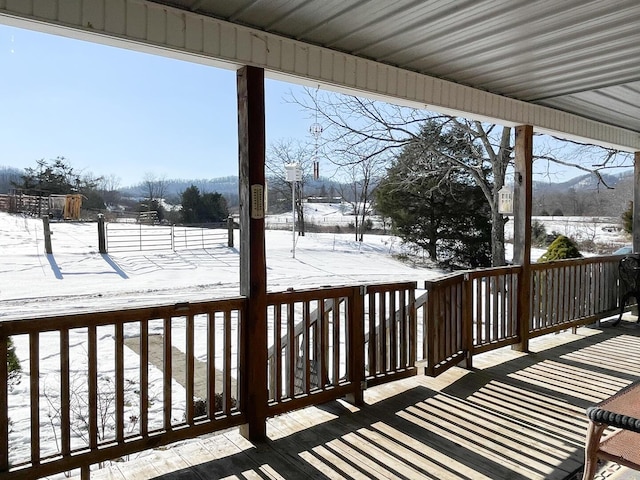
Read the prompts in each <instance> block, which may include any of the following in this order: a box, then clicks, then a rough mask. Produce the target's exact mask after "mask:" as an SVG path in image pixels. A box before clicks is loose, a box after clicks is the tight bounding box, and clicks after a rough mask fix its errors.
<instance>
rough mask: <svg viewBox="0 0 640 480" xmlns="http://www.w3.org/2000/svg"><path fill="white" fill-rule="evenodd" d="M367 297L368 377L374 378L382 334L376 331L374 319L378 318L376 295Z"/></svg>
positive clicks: (371, 294) (376, 371)
mask: <svg viewBox="0 0 640 480" xmlns="http://www.w3.org/2000/svg"><path fill="white" fill-rule="evenodd" d="M367 296H368V297H369V375H370V376H372V377H375V376H376V374H377V373H378V358H379V355H380V348H379V344H380V340H379V339H380V338H381V335H378V333H382V332H379V331H378V327H377V326H376V318H378V317H379V315H378V312H377V311H376V295H375V294H373V293H369V294H367Z"/></svg>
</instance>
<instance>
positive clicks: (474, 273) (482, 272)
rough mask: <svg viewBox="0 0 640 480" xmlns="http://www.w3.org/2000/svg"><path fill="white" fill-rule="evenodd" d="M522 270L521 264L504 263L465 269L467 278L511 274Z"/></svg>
mask: <svg viewBox="0 0 640 480" xmlns="http://www.w3.org/2000/svg"><path fill="white" fill-rule="evenodd" d="M521 270H522V266H521V265H505V266H503V267H491V268H481V269H477V270H467V271H466V272H465V274H466V275H467V278H469V279H474V278H480V277H499V276H501V275H513V274H517V273H519V272H520V271H521Z"/></svg>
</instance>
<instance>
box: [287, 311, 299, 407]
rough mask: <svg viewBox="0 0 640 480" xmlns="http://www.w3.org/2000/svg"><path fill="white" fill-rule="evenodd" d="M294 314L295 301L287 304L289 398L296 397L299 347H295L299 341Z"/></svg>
mask: <svg viewBox="0 0 640 480" xmlns="http://www.w3.org/2000/svg"><path fill="white" fill-rule="evenodd" d="M294 313H295V312H294V304H293V301H291V302H289V303H287V357H286V358H287V371H286V384H287V391H286V392H285V396H286V397H289V398H292V397H293V396H294V395H295V382H296V373H295V372H296V359H297V357H298V353H297V349H298V345H294V342H296V340H297V339H296V338H295V335H294V333H295V329H294Z"/></svg>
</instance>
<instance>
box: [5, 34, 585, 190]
mask: <svg viewBox="0 0 640 480" xmlns="http://www.w3.org/2000/svg"><path fill="white" fill-rule="evenodd" d="M0 66H1V68H0V72H2V73H1V74H0V105H1V109H0V166H12V167H17V168H25V167H33V166H35V165H36V160H39V159H43V158H44V159H52V158H56V157H58V156H63V157H65V158H67V160H68V162H69V163H70V164H71V165H72V166H73V167H74V168H75V169H76V170H78V171H82V172H84V173H88V174H89V173H90V174H92V175H93V176H101V175H105V176H111V175H113V176H115V177H117V178H119V179H120V186H121V187H122V186H129V185H133V184H136V183H139V182H141V181H142V180H143V179H144V177H145V176H146V175H147V174H149V173H151V174H153V175H155V176H156V177H157V178H162V177H165V178H167V179H173V178H179V179H202V178H215V177H222V176H227V175H237V173H238V166H237V164H238V155H237V117H236V87H235V84H236V76H235V72H234V71H232V70H224V69H220V68H214V67H206V66H203V65H200V64H196V63H189V62H185V61H179V60H173V59H169V58H166V57H160V56H155V55H150V54H144V53H139V52H135V51H131V50H125V49H121V48H114V47H107V46H104V45H100V44H95V43H89V42H84V41H80V40H73V39H69V38H65V37H60V36H56V35H47V34H43V33H39V32H34V31H30V30H24V29H18V28H13V27H8V26H4V25H0ZM265 91H266V101H267V105H266V108H267V109H266V115H267V118H266V121H267V147H268V146H269V145H272V144H274V143H275V142H278V141H280V140H284V139H297V140H300V141H303V142H309V143H313V141H314V139H313V137H312V136H311V134H310V133H309V127H310V126H311V124H313V123H314V119H313V118H311V115H310V113H309V112H305V111H303V110H302V109H301V107H300V106H298V105H295V104H292V103H289V102H287V101H286V98H287V97H288V93H289V92H291V91H293V92H298V93H299V92H300V91H301V87H299V86H296V85H294V84H288V83H283V82H277V81H273V80H267V82H266V85H265ZM538 138H539V137H538ZM537 141H538V142H539V141H540V140H537ZM565 147H566V146H565ZM569 155H570V152H569ZM587 163H589V162H587ZM327 168H329V169H331V168H332V167H331V166H328V165H324V166H323V165H321V170H322V172H323V175H326V173H327ZM536 170H537V171H538V175H537V178H536V179H537V180H545V181H553V182H556V181H561V180H564V179H568V178H571V177H573V176H577V175H581V174H583V173H584V172H581V171H578V170H575V169H572V168H567V167H558V166H557V165H551V166H548V165H546V164H540V163H539V162H536V164H534V171H536ZM548 172H551V175H546V173H548Z"/></svg>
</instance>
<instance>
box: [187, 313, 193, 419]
mask: <svg viewBox="0 0 640 480" xmlns="http://www.w3.org/2000/svg"><path fill="white" fill-rule="evenodd" d="M185 329H186V332H185V334H186V339H185V343H186V345H185V350H186V351H185V357H186V358H185V362H186V372H185V377H186V378H185V382H186V388H185V390H186V391H185V394H186V397H187V398H186V406H185V410H186V416H187V424H188V425H193V417H194V408H193V402H194V398H195V394H194V381H195V367H194V357H195V355H194V346H193V343H194V329H195V319H194V315H193V313H191V312H189V313H188V314H187V318H186V322H185Z"/></svg>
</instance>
